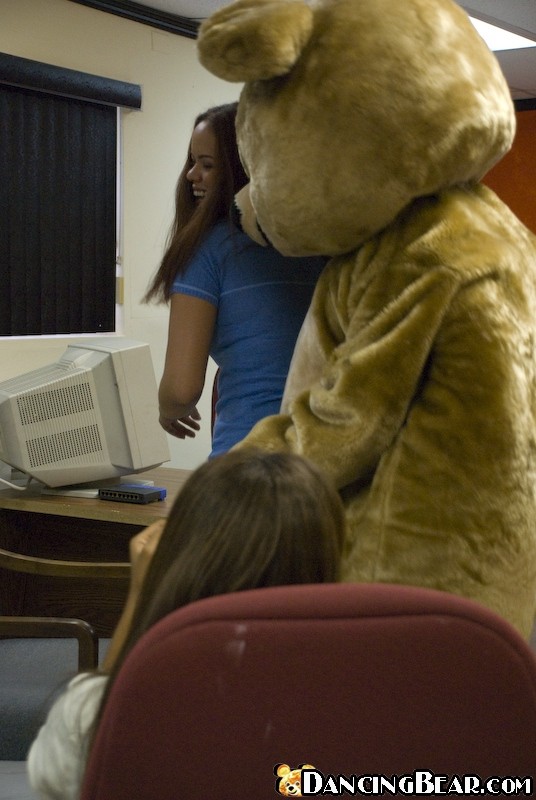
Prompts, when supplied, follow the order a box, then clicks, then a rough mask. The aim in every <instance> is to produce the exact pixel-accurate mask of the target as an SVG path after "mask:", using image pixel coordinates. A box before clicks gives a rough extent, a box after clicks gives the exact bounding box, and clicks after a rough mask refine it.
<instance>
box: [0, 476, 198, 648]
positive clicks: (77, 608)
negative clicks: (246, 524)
mask: <svg viewBox="0 0 536 800" xmlns="http://www.w3.org/2000/svg"><path fill="white" fill-rule="evenodd" d="M189 474H190V472H189V470H181V469H170V468H165V467H159V468H157V469H154V470H151V471H150V472H146V473H143V474H141V475H136V476H133V478H134V479H136V478H137V479H139V478H144V479H148V480H152V481H153V482H154V485H155V486H164V487H165V488H166V489H167V497H166V499H165V500H163V501H159V502H156V503H147V504H146V505H138V504H134V503H116V502H111V501H108V500H97V499H87V498H78V497H59V496H53V495H45V494H42V492H41V489H40V488H39V487H38V486H36V487H35V488H33V487H32V488H31V489H29V490H26V491H25V492H24V493H23V492H17V491H16V490H15V489H9V488H6V489H3V490H0V547H3V548H5V549H6V550H12V551H15V552H17V553H22V554H24V555H32V556H38V557H40V558H53V559H63V560H71V561H128V542H129V540H130V538H131V537H132V536H133V535H134V534H135V533H137V532H138V531H140V530H141V529H142V528H144V527H145V526H147V525H150V524H151V522H154V521H155V520H157V519H160V518H162V517H166V516H167V515H168V513H169V510H170V508H171V506H172V504H173V501H174V499H175V497H176V495H177V494H178V492H179V491H180V489H181V487H182V485H183V483H184V482H185V480H186V479H187V477H188V476H189ZM127 586H128V582H127V580H125V579H122V578H116V579H113V580H106V581H102V580H101V581H99V580H97V579H88V578H85V579H78V578H77V579H76V580H74V579H71V578H58V577H49V576H42V575H29V574H24V573H14V572H10V571H8V570H4V569H1V568H0V613H2V614H16V615H32V616H33V615H35V616H59V617H79V618H80V619H84V620H86V621H87V622H89V623H91V624H92V625H93V626H94V627H95V630H96V631H97V633H98V634H99V635H100V636H109V635H110V634H111V632H112V630H113V628H114V626H115V624H116V622H117V618H118V616H119V613H120V611H121V608H122V605H123V601H124V598H125V594H126V590H127Z"/></svg>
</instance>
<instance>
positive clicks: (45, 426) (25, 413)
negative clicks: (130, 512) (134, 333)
mask: <svg viewBox="0 0 536 800" xmlns="http://www.w3.org/2000/svg"><path fill="white" fill-rule="evenodd" d="M169 458H170V455H169V448H168V444H167V439H166V434H165V433H164V431H163V430H162V428H161V427H160V425H159V422H158V401H157V386H156V380H155V375H154V370H153V364H152V360H151V354H150V349H149V345H148V344H145V343H143V342H137V341H133V340H131V339H126V338H119V337H118V338H115V337H109V338H108V337H102V338H96V339H87V340H85V341H83V342H82V343H81V344H73V345H70V346H69V347H68V348H67V350H66V351H65V353H64V354H63V355H62V356H61V357H60V358H59V359H58V360H57V361H55V362H53V363H51V364H49V365H47V366H44V367H41V368H39V369H35V370H32V371H31V372H27V373H25V374H23V375H20V376H19V377H16V378H11V379H9V380H5V381H1V382H0V460H1V461H5V462H6V463H7V464H10V465H11V466H12V467H14V468H15V469H16V470H20V471H21V472H23V473H25V475H27V476H29V477H31V478H34V479H35V480H37V481H40V482H41V483H42V484H45V486H48V487H59V486H72V485H74V484H87V483H90V482H93V483H97V482H101V481H105V480H110V479H112V480H110V482H117V481H116V480H114V479H118V478H120V476H122V475H130V474H132V473H136V472H142V471H144V470H149V469H151V468H153V467H156V466H159V465H160V464H162V463H163V462H165V461H168V460H169Z"/></svg>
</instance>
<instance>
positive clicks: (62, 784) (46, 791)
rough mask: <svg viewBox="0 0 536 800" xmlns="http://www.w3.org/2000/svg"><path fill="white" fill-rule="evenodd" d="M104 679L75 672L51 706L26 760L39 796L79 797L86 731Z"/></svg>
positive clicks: (48, 798) (50, 799)
mask: <svg viewBox="0 0 536 800" xmlns="http://www.w3.org/2000/svg"><path fill="white" fill-rule="evenodd" d="M107 680H108V677H107V676H106V675H92V674H90V673H82V674H80V675H77V676H76V678H73V679H72V680H71V681H70V683H69V684H68V685H67V688H66V689H65V691H64V692H63V694H62V695H61V696H60V697H59V698H58V699H57V700H56V702H55V703H54V705H53V706H52V708H51V709H50V711H49V713H48V716H47V719H46V722H45V723H44V725H43V726H42V727H41V729H40V731H39V733H38V734H37V737H36V739H35V741H34V742H33V744H32V746H31V748H30V752H29V754H28V764H27V767H28V777H29V780H30V785H31V786H32V789H33V790H34V791H35V792H36V793H37V796H38V797H40V798H42V800H78V798H79V796H80V788H81V783H82V778H83V775H84V769H85V764H86V756H87V739H88V734H89V733H90V730H91V726H92V723H93V721H94V719H95V717H96V714H97V711H98V709H99V706H100V701H101V698H102V695H103V692H104V689H105V686H106V682H107Z"/></svg>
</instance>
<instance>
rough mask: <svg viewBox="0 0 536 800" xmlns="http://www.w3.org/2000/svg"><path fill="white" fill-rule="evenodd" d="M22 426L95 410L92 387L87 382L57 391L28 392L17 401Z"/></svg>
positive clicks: (57, 389) (60, 388)
mask: <svg viewBox="0 0 536 800" xmlns="http://www.w3.org/2000/svg"><path fill="white" fill-rule="evenodd" d="M17 406H18V409H19V414H20V421H21V424H22V425H31V424H32V423H34V422H44V421H45V420H51V419H58V418H59V417H66V416H68V415H69V414H78V413H80V412H83V411H90V410H91V409H93V396H92V393H91V386H90V384H89V383H88V382H87V381H86V382H84V383H78V384H74V385H69V386H60V387H57V388H55V389H46V390H43V391H36V392H35V391H34V392H28V394H24V395H21V397H19V398H18V399H17Z"/></svg>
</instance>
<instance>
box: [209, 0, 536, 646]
mask: <svg viewBox="0 0 536 800" xmlns="http://www.w3.org/2000/svg"><path fill="white" fill-rule="evenodd" d="M198 50H199V57H200V60H201V62H202V63H203V64H204V65H205V66H206V67H207V68H208V69H209V70H210V71H211V72H213V73H214V74H216V75H217V76H219V77H221V78H224V79H226V80H230V81H239V82H244V88H243V90H242V93H241V97H240V102H239V111H238V117H237V132H238V140H239V147H240V152H241V156H242V158H243V161H244V165H245V168H246V171H247V172H248V175H249V178H250V184H249V186H248V187H246V190H245V191H244V190H243V192H242V194H241V197H240V198H239V202H240V206H241V210H242V223H243V226H244V228H245V230H247V231H248V232H249V233H250V235H252V236H253V237H254V238H256V239H257V240H258V241H260V242H263V241H264V242H266V241H270V242H271V243H272V244H273V245H275V247H276V248H277V249H279V250H281V251H282V252H283V253H285V254H288V255H296V256H298V255H305V254H323V255H327V256H331V259H330V261H329V262H328V264H327V266H326V267H325V269H324V271H323V273H322V275H321V277H320V280H319V282H318V285H317V288H316V291H315V294H314V297H313V301H312V304H311V308H310V310H309V313H308V315H307V317H306V320H305V323H304V325H303V328H302V331H301V334H300V337H299V339H298V342H297V345H296V350H295V354H294V358H293V361H292V364H291V368H290V372H289V377H288V380H287V386H286V390H285V397H284V400H283V406H282V409H281V413H280V414H279V415H276V416H273V417H268V418H266V419H264V420H261V422H259V423H258V424H257V425H256V426H255V427H254V429H253V430H252V432H251V433H250V434H249V435H248V437H247V438H246V439H245V442H244V444H248V445H257V446H260V447H265V448H268V449H272V450H292V451H294V452H298V453H300V454H301V455H304V456H306V457H308V458H310V459H311V460H313V461H315V462H316V463H317V464H319V465H320V466H321V467H322V468H323V469H324V471H325V472H326V473H327V474H328V475H330V476H331V478H332V479H333V481H334V482H335V484H336V486H337V488H338V489H339V490H340V492H341V494H342V496H343V499H344V501H345V504H346V515H347V531H348V533H347V536H348V541H347V548H346V553H345V559H344V564H343V578H344V579H345V580H348V581H381V582H391V583H404V584H410V585H420V586H426V587H430V588H434V589H440V590H443V591H448V592H453V593H456V594H460V595H463V596H466V597H469V598H472V599H474V600H476V601H478V602H481V603H483V604H485V605H487V606H488V607H490V608H491V609H493V610H495V611H496V612H498V613H499V614H501V615H503V616H504V617H505V618H507V619H509V620H510V621H511V622H512V623H513V624H514V625H516V626H517V627H518V629H519V630H520V631H521V632H522V633H523V634H524V635H526V636H528V635H529V633H530V631H531V628H532V624H533V619H534V613H535V608H536V239H535V237H534V235H533V234H532V233H531V232H530V231H528V230H527V229H526V228H525V227H524V226H523V225H522V224H521V222H520V221H519V220H518V219H517V218H516V217H515V216H514V215H513V214H512V213H511V211H510V210H509V209H508V208H507V207H506V206H505V205H504V204H503V203H502V202H501V201H500V200H499V199H498V198H497V197H496V195H495V194H494V193H493V192H492V191H491V190H490V189H488V188H487V187H485V186H484V185H482V184H480V183H479V181H480V179H481V178H482V177H483V176H484V175H485V173H486V172H487V171H488V170H489V169H490V168H491V166H493V164H494V163H495V162H497V161H498V160H499V159H500V158H501V157H502V156H503V155H504V153H505V152H506V151H507V150H508V149H509V148H510V146H511V143H512V140H513V137H514V132H515V114H514V108H513V103H512V100H511V97H510V93H509V90H508V87H507V84H506V81H505V79H504V77H503V75H502V73H501V70H500V68H499V65H498V62H497V60H496V58H495V56H494V55H493V54H492V53H491V51H490V50H489V49H488V48H487V46H486V45H485V44H484V42H483V41H482V39H481V38H480V36H479V35H478V33H477V32H476V30H475V29H474V27H473V25H472V23H471V22H470V20H469V18H468V17H467V15H466V13H465V12H464V11H463V10H462V9H461V8H460V7H459V6H458V5H456V4H455V3H454V2H452V0H310V1H309V2H306V1H305V0H237V2H234V3H232V4H231V5H229V6H227V7H226V8H223V9H221V10H220V11H218V12H216V13H215V14H214V15H213V16H212V17H210V18H209V19H208V20H206V21H205V22H204V23H203V25H202V26H201V30H200V35H199V39H198ZM304 546H305V545H304Z"/></svg>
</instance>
